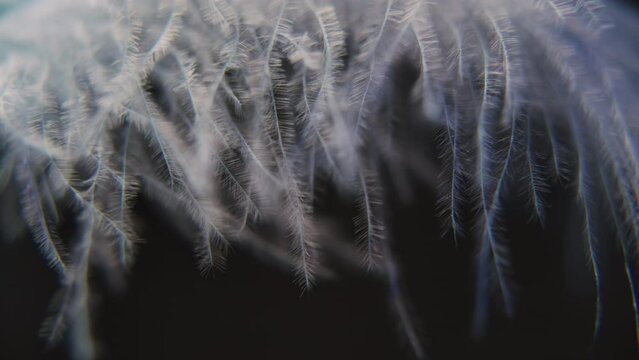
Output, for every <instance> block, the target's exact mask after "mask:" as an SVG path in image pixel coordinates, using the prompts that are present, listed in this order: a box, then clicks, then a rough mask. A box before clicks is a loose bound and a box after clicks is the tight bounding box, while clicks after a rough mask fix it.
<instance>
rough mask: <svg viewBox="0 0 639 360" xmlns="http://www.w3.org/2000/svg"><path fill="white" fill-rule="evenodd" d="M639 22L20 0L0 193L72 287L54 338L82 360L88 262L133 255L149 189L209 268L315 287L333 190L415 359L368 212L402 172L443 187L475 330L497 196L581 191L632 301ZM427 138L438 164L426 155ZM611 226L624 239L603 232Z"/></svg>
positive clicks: (412, 10) (9, 41) (499, 279)
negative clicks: (252, 260)
mask: <svg viewBox="0 0 639 360" xmlns="http://www.w3.org/2000/svg"><path fill="white" fill-rule="evenodd" d="M632 20H633V19H628V18H626V17H625V15H623V14H621V13H620V12H615V10H614V8H613V7H611V8H604V7H603V4H602V3H600V2H599V1H597V0H529V1H523V0H521V1H511V0H483V1H479V0H456V1H444V0H441V1H440V0H435V1H429V2H426V1H417V0H375V1H357V0H350V1H338V0H335V1H330V0H291V1H282V0H278V1H242V0H163V1H132V0H114V1H107V0H104V1H103V0H92V1H71V0H56V1H46V2H45V1H41V2H35V3H29V4H27V5H24V6H22V7H19V8H17V9H15V10H13V12H12V13H10V14H8V15H4V17H3V18H2V20H1V21H0V147H1V150H0V191H9V189H18V195H17V198H18V199H19V200H18V201H19V204H18V205H13V206H14V207H16V208H19V209H21V210H20V211H21V218H22V219H24V223H25V224H26V226H27V227H28V229H29V230H30V232H31V233H32V237H33V240H34V241H35V243H36V244H37V245H38V247H39V249H40V252H41V253H42V256H43V257H44V258H45V259H46V261H47V262H48V264H49V265H50V267H51V268H52V269H53V270H55V271H56V272H57V273H58V274H59V277H60V281H61V283H62V290H61V294H60V296H59V297H58V298H57V301H56V302H55V303H56V305H55V311H54V313H53V315H52V318H51V319H50V321H48V322H47V324H46V326H45V328H46V336H47V337H48V338H49V340H50V341H55V340H56V339H58V338H59V337H60V336H61V335H62V334H64V326H65V324H68V323H70V325H71V327H72V330H73V334H76V335H74V337H75V338H77V339H78V340H77V341H75V342H76V343H77V345H76V346H75V350H74V351H75V352H76V355H77V357H78V358H88V357H90V356H92V354H93V352H94V349H93V348H92V345H91V341H90V334H89V333H88V330H87V329H89V328H90V327H89V326H88V325H87V324H88V323H89V317H90V312H89V305H88V304H89V303H88V298H89V297H90V282H89V278H88V272H89V269H92V268H95V269H100V270H101V271H105V272H106V273H108V274H110V275H109V276H111V277H114V278H115V277H118V276H120V275H118V274H122V271H123V270H125V269H127V268H128V267H129V266H130V264H131V263H132V262H133V261H134V259H135V251H136V244H138V242H139V240H138V238H137V237H136V235H135V231H134V230H135V227H134V225H135V224H134V216H132V213H131V210H132V206H133V204H134V203H135V199H136V197H137V196H139V194H141V193H144V194H145V195H146V196H150V197H153V198H155V199H157V200H158V201H160V202H163V203H165V204H167V206H170V207H178V208H179V209H180V210H182V211H183V212H184V213H185V214H187V216H188V218H189V221H190V222H191V223H192V225H193V227H194V228H196V229H197V233H198V236H197V237H195V238H193V239H190V241H192V248H193V251H194V253H195V254H196V257H197V259H198V261H199V265H200V269H201V271H202V272H203V273H208V272H209V271H211V269H213V268H216V267H222V266H223V265H224V256H225V254H226V252H227V250H228V247H229V246H233V244H235V243H249V244H253V245H254V246H261V245H259V244H263V243H265V242H267V243H269V246H271V245H273V246H275V247H277V248H279V249H285V250H286V251H285V254H286V255H284V256H280V259H284V260H282V261H284V262H285V264H286V266H289V267H290V268H291V269H293V270H294V271H295V274H296V278H297V281H298V282H299V284H300V286H301V287H302V289H308V288H310V287H311V286H312V285H313V283H314V282H315V281H316V280H317V278H318V277H319V276H321V275H320V274H321V273H322V271H323V269H324V268H325V267H326V265H325V264H324V263H323V260H322V259H323V258H322V257H323V256H324V255H323V246H324V243H323V241H322V239H324V238H325V237H326V236H327V234H326V233H323V232H324V231H325V228H324V227H323V226H320V224H321V223H322V222H321V221H322V217H321V216H320V215H319V213H318V211H317V209H316V204H317V203H318V202H319V201H320V199H318V197H321V195H322V194H323V192H324V191H325V189H326V188H327V187H330V188H331V189H335V192H336V193H337V194H339V196H340V197H342V198H345V199H348V201H351V202H352V203H353V204H354V208H355V209H356V210H355V212H356V215H355V217H354V219H353V232H352V234H351V235H352V236H351V237H352V241H348V242H347V243H348V244H350V245H352V252H351V253H352V255H353V256H351V258H352V261H353V262H355V263H358V264H360V265H361V266H362V267H363V268H365V269H368V270H369V271H371V272H373V273H381V274H387V278H388V281H389V283H390V287H389V289H391V292H392V293H393V294H392V296H393V298H394V299H396V301H394V302H393V304H395V306H396V310H397V312H398V314H399V320H400V322H401V323H402V328H403V329H404V330H405V332H406V335H407V337H408V338H409V340H410V344H411V346H412V348H413V350H414V352H415V354H416V355H417V356H418V357H421V356H423V355H424V353H423V347H422V345H421V344H420V339H419V337H418V336H417V335H416V333H415V330H414V327H415V326H414V325H413V324H412V321H411V318H410V316H409V315H408V314H407V313H406V305H405V304H404V303H403V295H402V294H401V291H400V290H399V288H398V287H397V286H396V284H395V283H396V282H397V281H398V280H397V278H398V276H399V275H398V270H397V269H396V267H397V264H395V263H394V262H393V256H392V254H391V253H390V250H389V249H390V248H389V245H388V241H389V240H388V236H387V235H388V232H387V229H386V226H385V223H384V216H385V215H384V204H383V202H382V199H383V198H384V196H382V195H383V194H384V192H385V188H384V185H383V184H384V183H385V181H386V180H383V179H385V178H389V177H390V179H391V180H390V181H391V182H397V183H400V184H401V182H402V179H403V178H405V176H407V175H406V174H409V173H410V174H418V175H419V178H420V179H421V181H422V184H421V185H420V186H424V187H428V188H430V189H434V190H436V191H437V192H438V193H439V194H440V199H441V200H440V208H439V210H440V214H441V216H440V218H441V220H442V222H443V223H445V228H446V232H448V233H450V234H451V235H452V238H453V239H454V240H455V241H459V239H461V238H470V237H471V235H475V238H476V239H477V247H478V249H479V250H478V261H477V271H476V274H477V286H476V298H475V302H476V321H475V322H476V324H475V325H476V327H477V329H479V331H481V329H482V328H484V327H485V323H484V322H485V321H486V319H484V318H483V317H482V314H484V313H485V307H487V306H489V304H490V303H491V302H493V301H498V302H499V303H501V304H503V308H504V312H505V315H507V316H510V317H515V316H516V315H517V304H518V298H519V293H518V284H517V281H516V277H515V276H514V272H515V269H514V267H513V261H512V254H511V250H510V249H511V243H512V242H513V241H516V239H512V238H510V237H509V236H508V234H507V233H506V232H505V231H504V228H505V226H506V224H504V222H505V221H506V220H505V217H504V215H505V212H506V211H508V208H507V204H508V203H509V199H511V198H513V197H521V196H523V197H525V199H526V201H525V202H524V203H526V204H527V209H526V211H529V214H530V216H531V219H532V220H534V221H538V222H540V223H542V224H543V223H544V222H545V220H546V210H547V203H546V200H547V196H548V195H547V194H548V191H549V188H550V187H551V186H553V185H555V184H563V186H566V187H570V188H574V189H576V192H575V193H576V194H577V197H578V200H579V202H580V206H581V210H582V215H581V216H580V218H581V219H582V220H583V221H582V229H580V230H579V231H580V234H581V238H583V245H584V247H585V248H586V250H587V253H588V255H589V257H590V259H591V265H592V276H593V277H594V278H595V280H596V281H597V284H598V286H601V284H600V280H601V279H602V276H601V273H602V271H605V268H604V267H603V266H602V265H601V262H600V261H599V258H598V249H599V248H600V247H601V246H602V244H603V243H615V244H618V246H619V247H620V248H621V249H622V251H623V254H624V258H625V266H626V269H627V277H628V278H627V281H628V283H629V284H630V286H631V289H632V295H633V296H634V298H633V300H634V303H635V309H636V304H637V300H638V299H637V296H638V295H639V294H638V293H637V288H636V281H637V280H638V279H637V277H638V276H639V259H638V257H637V246H638V244H639V118H637V115H636V114H638V113H639V108H638V107H639V103H638V102H637V101H636V97H637V96H638V95H639V61H638V60H637V59H639V57H637V55H639V54H638V52H637V48H636V46H635V47H633V46H632V44H629V41H628V40H626V39H624V38H623V34H624V33H633V31H634V33H639V29H637V26H636V25H634V24H633V23H632ZM25 22H29V23H32V24H37V26H33V27H29V28H25V27H24V26H21V25H20V24H21V23H22V24H23V23H25ZM16 29H21V30H20V31H17V30H16ZM634 45H636V44H634ZM402 71H404V75H403V77H402V76H401V74H402ZM406 73H408V75H406ZM398 74H400V75H398ZM406 79H408V80H406ZM399 97H402V99H400V100H401V101H398V98H399ZM398 104H401V105H398ZM429 133H430V134H433V133H434V134H436V135H437V136H436V137H430V136H428V134H429ZM407 134H408V135H407ZM420 134H421V135H420ZM411 136H412V137H411ZM415 136H419V138H418V139H415V138H414V137H415ZM433 138H436V139H437V143H436V144H432V145H433V146H434V147H435V148H436V149H437V152H438V154H437V156H434V157H433V156H430V157H429V154H420V153H419V151H421V149H423V148H427V147H428V146H430V145H429V143H428V142H431V141H432V139H433ZM412 144H419V146H413V145H412ZM389 174H390V175H389ZM403 188H405V192H406V194H404V195H403V196H404V197H406V198H408V199H410V196H411V193H410V191H411V189H410V185H405V186H404V187H403ZM400 195H401V194H400ZM3 206H4V205H3ZM7 206H9V205H7ZM611 224H612V225H611ZM610 226H614V229H615V234H616V235H615V237H613V238H600V237H599V234H600V233H601V231H602V228H604V229H606V228H610ZM62 227H64V228H65V229H67V230H66V234H65V235H64V236H62V235H61V233H60V231H61V229H62ZM68 228H71V229H72V230H71V231H69V230H68ZM265 228H268V232H269V233H272V234H275V235H273V236H270V237H268V239H267V238H266V237H263V236H261V235H260V234H261V232H262V231H263V229H265ZM247 239H248V240H247ZM493 294H498V299H496V298H495V297H494V296H493ZM635 320H636V319H635ZM596 321H597V324H599V323H600V322H601V321H602V313H601V311H599V310H598V311H597V314H596ZM597 329H598V325H596V326H595V332H597V331H598V330H597ZM82 331H84V332H85V334H84V335H77V334H78V333H80V332H82ZM596 336H597V334H595V335H594V337H595V338H596Z"/></svg>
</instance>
